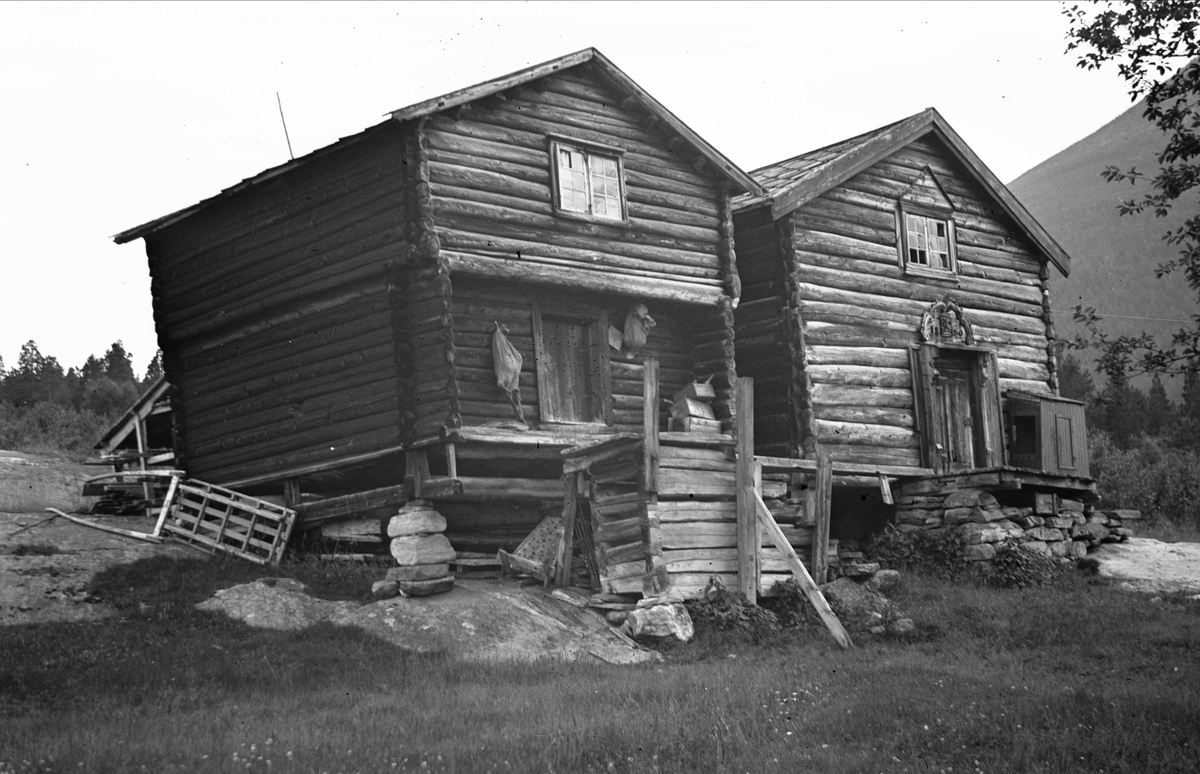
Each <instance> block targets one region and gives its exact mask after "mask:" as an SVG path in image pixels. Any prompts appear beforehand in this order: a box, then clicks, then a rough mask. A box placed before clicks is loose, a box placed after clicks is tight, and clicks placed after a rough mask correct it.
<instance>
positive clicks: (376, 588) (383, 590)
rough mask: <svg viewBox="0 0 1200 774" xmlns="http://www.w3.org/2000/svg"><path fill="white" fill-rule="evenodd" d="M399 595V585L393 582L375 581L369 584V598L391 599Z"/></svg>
mask: <svg viewBox="0 0 1200 774" xmlns="http://www.w3.org/2000/svg"><path fill="white" fill-rule="evenodd" d="M399 593H400V584H399V583H396V581H393V580H381V581H375V582H374V583H372V584H371V596H372V597H374V598H375V599H391V598H392V597H394V596H396V595H397V594H399Z"/></svg>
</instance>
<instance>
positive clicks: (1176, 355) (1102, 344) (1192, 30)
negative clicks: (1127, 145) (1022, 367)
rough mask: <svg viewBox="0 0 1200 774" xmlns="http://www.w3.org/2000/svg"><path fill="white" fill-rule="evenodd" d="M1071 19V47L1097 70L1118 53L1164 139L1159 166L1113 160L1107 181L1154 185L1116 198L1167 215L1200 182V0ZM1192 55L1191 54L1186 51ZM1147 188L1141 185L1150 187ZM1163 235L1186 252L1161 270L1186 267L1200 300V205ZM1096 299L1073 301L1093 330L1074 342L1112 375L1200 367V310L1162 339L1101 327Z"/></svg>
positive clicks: (1095, 7)
mask: <svg viewBox="0 0 1200 774" xmlns="http://www.w3.org/2000/svg"><path fill="white" fill-rule="evenodd" d="M1063 13H1064V15H1066V17H1067V19H1068V20H1069V24H1070V27H1069V30H1068V32H1067V39H1068V41H1069V42H1068V44H1067V51H1068V52H1072V51H1075V52H1078V55H1079V60H1078V65H1079V66H1080V67H1083V68H1086V69H1089V70H1096V69H1099V68H1100V67H1102V66H1103V65H1105V64H1107V63H1110V62H1115V63H1116V64H1117V70H1118V72H1119V73H1120V76H1121V78H1122V79H1123V80H1124V81H1125V82H1126V83H1127V84H1128V86H1129V94H1130V97H1131V98H1132V99H1133V100H1134V101H1137V100H1139V99H1144V100H1145V111H1144V116H1145V118H1146V119H1147V120H1148V121H1152V122H1153V123H1154V124H1155V125H1156V126H1158V128H1159V129H1161V130H1162V131H1163V133H1164V135H1165V137H1166V145H1165V146H1164V147H1163V149H1162V151H1160V153H1159V155H1158V161H1159V164H1160V165H1161V166H1160V168H1159V170H1158V172H1157V173H1155V174H1154V175H1153V176H1151V175H1150V174H1147V173H1144V172H1140V171H1138V170H1137V169H1136V168H1132V169H1128V170H1122V169H1120V168H1118V167H1115V166H1109V167H1107V168H1106V169H1105V170H1104V172H1103V173H1102V175H1103V177H1104V179H1105V180H1107V181H1108V182H1129V183H1131V184H1133V185H1135V186H1137V185H1142V186H1146V185H1148V186H1149V190H1148V192H1143V193H1140V194H1139V196H1138V198H1134V199H1127V200H1125V201H1123V202H1121V204H1120V205H1119V207H1118V210H1119V212H1120V213H1121V214H1122V215H1129V214H1137V213H1142V212H1153V213H1154V214H1155V215H1156V216H1158V217H1165V216H1166V215H1167V214H1168V213H1169V212H1170V210H1171V208H1172V207H1174V206H1175V205H1177V204H1180V200H1181V199H1184V200H1185V201H1187V202H1188V205H1189V206H1194V201H1193V200H1192V199H1193V197H1187V196H1185V195H1186V194H1188V193H1189V192H1190V191H1192V190H1193V189H1195V188H1196V187H1197V186H1200V59H1195V58H1193V57H1195V56H1196V51H1197V44H1198V42H1200V41H1198V40H1197V36H1198V33H1200V2H1197V0H1121V1H1120V2H1115V1H1114V0H1102V1H1101V0H1097V2H1093V3H1090V4H1086V5H1081V4H1075V5H1071V6H1069V7H1066V8H1064V9H1063ZM1188 60H1190V61H1188ZM1145 190H1146V189H1145V188H1144V187H1143V191H1145ZM1163 239H1164V240H1166V242H1167V243H1168V244H1171V245H1174V246H1178V247H1179V257H1178V258H1177V259H1175V260H1172V261H1168V262H1166V263H1164V264H1161V265H1160V266H1159V267H1158V269H1157V271H1156V274H1157V276H1158V277H1160V278H1161V277H1162V276H1164V275H1166V274H1170V273H1172V272H1176V271H1178V272H1181V273H1182V274H1183V275H1184V278H1185V279H1186V281H1187V283H1188V285H1189V286H1190V287H1191V288H1192V290H1193V291H1195V292H1196V293H1197V294H1198V300H1200V212H1197V213H1191V214H1189V217H1187V218H1186V220H1184V222H1183V225H1181V226H1180V227H1178V228H1176V229H1174V230H1172V231H1169V232H1167V233H1166V234H1165V235H1164V236H1163ZM1101 319H1102V318H1101V317H1100V316H1099V315H1098V314H1097V313H1096V310H1095V309H1094V308H1091V307H1088V308H1085V307H1083V306H1082V305H1080V306H1076V307H1075V321H1076V322H1078V323H1080V324H1082V325H1083V326H1084V328H1085V331H1086V333H1085V334H1084V335H1083V336H1080V337H1079V338H1078V339H1077V340H1076V342H1075V345H1076V346H1080V347H1082V346H1088V345H1093V346H1095V347H1096V348H1097V349H1098V350H1099V353H1100V356H1099V357H1098V359H1097V368H1098V369H1099V370H1100V371H1101V372H1103V373H1105V374H1107V375H1108V377H1109V379H1110V381H1112V382H1113V383H1120V382H1122V381H1123V380H1124V379H1125V378H1126V377H1127V376H1128V375H1130V374H1136V373H1183V372H1185V371H1187V370H1195V369H1196V368H1198V367H1200V315H1195V316H1193V320H1192V323H1191V324H1189V325H1187V326H1185V327H1183V328H1181V329H1180V330H1179V331H1177V332H1176V334H1175V335H1174V336H1173V337H1172V341H1171V344H1170V345H1169V346H1162V345H1160V344H1159V343H1158V342H1157V341H1155V340H1154V338H1153V337H1152V336H1150V335H1149V334H1145V333H1143V334H1141V335H1140V336H1111V335H1109V334H1107V333H1106V332H1105V331H1104V330H1102V328H1101V325H1100V323H1101Z"/></svg>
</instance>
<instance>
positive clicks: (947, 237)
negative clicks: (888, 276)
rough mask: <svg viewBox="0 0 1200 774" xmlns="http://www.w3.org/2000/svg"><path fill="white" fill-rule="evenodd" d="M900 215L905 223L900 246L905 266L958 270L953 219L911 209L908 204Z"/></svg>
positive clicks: (934, 269) (909, 267) (932, 269)
mask: <svg viewBox="0 0 1200 774" xmlns="http://www.w3.org/2000/svg"><path fill="white" fill-rule="evenodd" d="M900 216H901V218H902V221H901V222H902V223H903V228H902V230H901V236H902V237H903V242H902V244H901V248H900V249H901V255H902V256H903V258H904V266H905V268H906V269H908V270H910V271H912V270H914V269H915V270H916V272H918V273H919V272H921V271H922V270H923V269H928V270H930V271H932V272H942V273H953V272H955V271H956V270H957V267H956V265H955V263H956V261H955V249H954V222H953V221H952V220H951V219H949V218H944V217H937V216H936V215H933V214H926V213H918V212H912V211H910V210H908V209H907V208H906V209H905V210H904V211H902V212H901V213H900Z"/></svg>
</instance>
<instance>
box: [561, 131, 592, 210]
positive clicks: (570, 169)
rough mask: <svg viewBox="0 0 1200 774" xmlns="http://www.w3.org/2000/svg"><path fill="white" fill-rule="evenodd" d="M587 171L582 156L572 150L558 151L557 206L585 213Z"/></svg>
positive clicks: (586, 207)
mask: <svg viewBox="0 0 1200 774" xmlns="http://www.w3.org/2000/svg"><path fill="white" fill-rule="evenodd" d="M587 200H588V194H587V170H586V168H585V166H584V156H583V153H581V152H580V151H577V150H574V149H572V148H562V147H560V148H559V149H558V206H559V207H561V208H562V209H564V210H570V211H571V212H587V209H588V205H587Z"/></svg>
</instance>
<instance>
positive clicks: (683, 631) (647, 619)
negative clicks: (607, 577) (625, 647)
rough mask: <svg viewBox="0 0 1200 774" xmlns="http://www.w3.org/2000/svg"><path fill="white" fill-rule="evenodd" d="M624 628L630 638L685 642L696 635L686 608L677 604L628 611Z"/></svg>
mask: <svg viewBox="0 0 1200 774" xmlns="http://www.w3.org/2000/svg"><path fill="white" fill-rule="evenodd" d="M625 626H626V628H627V629H628V631H629V634H630V636H632V637H674V638H675V639H677V640H679V641H680V642H687V641H689V640H690V639H692V637H693V636H695V634H696V629H695V627H694V626H693V625H692V617H691V616H690V615H688V611H687V608H686V607H684V606H683V605H682V604H680V603H678V602H672V603H670V604H666V605H654V606H653V607H638V608H634V609H633V610H630V611H629V614H628V616H627V617H626V618H625Z"/></svg>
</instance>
